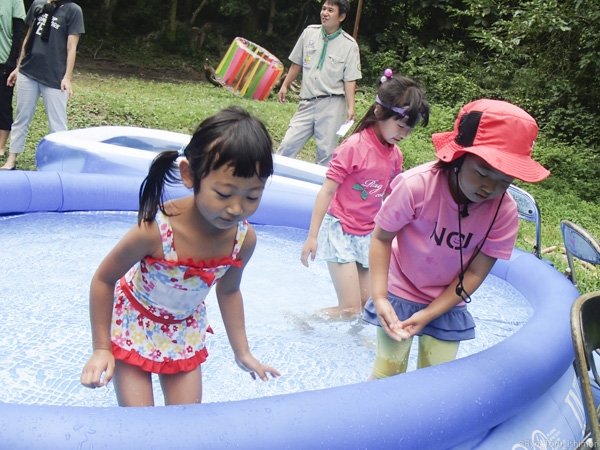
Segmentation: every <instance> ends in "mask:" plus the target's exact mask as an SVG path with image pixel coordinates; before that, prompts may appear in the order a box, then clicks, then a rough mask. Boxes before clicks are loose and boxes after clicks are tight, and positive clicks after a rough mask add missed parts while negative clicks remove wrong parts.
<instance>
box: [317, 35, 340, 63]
mask: <svg viewBox="0 0 600 450" xmlns="http://www.w3.org/2000/svg"><path fill="white" fill-rule="evenodd" d="M342 31H343V30H342V29H341V28H340V29H339V30H337V31H336V32H335V33H331V34H329V35H328V34H325V28H323V26H322V25H321V36H323V41H324V42H323V50H321V56H320V57H319V64H317V69H318V70H321V69H322V68H323V63H324V62H325V53H327V44H328V43H329V41H332V40H334V39H335V38H336V37H338V36H339V35H340V34H342Z"/></svg>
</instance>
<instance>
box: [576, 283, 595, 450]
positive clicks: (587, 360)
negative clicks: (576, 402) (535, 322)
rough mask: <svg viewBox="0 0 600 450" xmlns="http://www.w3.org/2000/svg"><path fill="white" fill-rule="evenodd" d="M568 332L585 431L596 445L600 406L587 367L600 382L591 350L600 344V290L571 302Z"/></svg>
mask: <svg viewBox="0 0 600 450" xmlns="http://www.w3.org/2000/svg"><path fill="white" fill-rule="evenodd" d="M571 336H572V338H573V348H574V349H575V372H576V373H577V378H578V379H579V385H580V387H581V394H582V396H583V402H584V408H585V412H586V415H587V433H589V435H590V436H591V438H592V440H593V442H594V443H595V444H596V446H595V447H593V448H598V447H599V446H600V426H599V425H598V414H599V413H600V408H596V405H595V404H594V396H593V393H592V386H591V381H590V372H589V370H590V367H591V371H592V374H593V376H594V378H595V379H596V383H598V384H600V376H598V369H597V368H596V363H595V362H594V355H593V354H592V352H594V351H597V349H598V348H600V291H596V292H591V293H588V294H584V295H581V296H580V297H578V298H577V300H575V302H574V303H573V306H572V307H571ZM586 438H587V436H586ZM584 448H585V447H584Z"/></svg>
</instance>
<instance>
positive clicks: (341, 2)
mask: <svg viewBox="0 0 600 450" xmlns="http://www.w3.org/2000/svg"><path fill="white" fill-rule="evenodd" d="M325 3H329V4H331V5H335V6H337V7H338V9H339V15H340V16H343V15H345V14H348V11H350V3H348V0H325V1H324V2H323V4H325Z"/></svg>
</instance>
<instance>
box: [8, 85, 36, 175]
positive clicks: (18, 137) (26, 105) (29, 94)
mask: <svg viewBox="0 0 600 450" xmlns="http://www.w3.org/2000/svg"><path fill="white" fill-rule="evenodd" d="M16 86H17V109H16V112H15V121H14V122H13V124H12V127H11V133H10V150H9V154H8V158H7V159H6V163H5V164H4V166H2V168H3V169H12V168H13V167H15V166H16V164H17V157H18V156H19V155H20V154H21V153H23V151H24V150H25V140H26V139H27V133H28V132H29V125H30V124H31V121H32V120H33V116H34V115H35V108H36V106H37V102H38V99H39V97H40V87H39V86H40V84H39V83H38V82H37V81H34V80H32V79H31V78H27V77H26V76H25V75H23V74H22V73H19V74H18V75H17V85H16Z"/></svg>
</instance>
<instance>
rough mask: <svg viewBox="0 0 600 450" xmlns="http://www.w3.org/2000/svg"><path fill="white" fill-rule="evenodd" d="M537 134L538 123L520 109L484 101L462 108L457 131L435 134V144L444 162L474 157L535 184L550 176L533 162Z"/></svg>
mask: <svg viewBox="0 0 600 450" xmlns="http://www.w3.org/2000/svg"><path fill="white" fill-rule="evenodd" d="M537 134H538V126H537V123H536V122H535V119H534V118H533V117H531V116H530V115H529V114H527V113H526V112H525V111H523V110H522V109H521V108H519V107H518V106H515V105H513V104H512V103H508V102H504V101H501V100H489V99H482V100H476V101H474V102H471V103H469V104H467V105H465V106H463V107H462V109H461V110H460V112H459V113H458V118H457V119H456V122H455V123H454V131H449V132H445V133H435V134H433V136H432V140H433V145H434V146H435V149H436V153H435V156H437V157H438V158H439V159H440V160H441V161H444V162H450V161H454V160H455V159H456V158H459V157H460V156H462V155H464V154H465V153H472V154H474V155H477V156H479V157H480V158H483V159H484V160H485V161H486V162H487V163H488V164H489V165H490V166H492V167H493V168H494V169H496V170H499V171H500V172H502V173H504V174H506V175H509V176H511V177H514V178H518V179H519V180H523V181H527V182H529V183H534V182H537V181H541V180H543V179H544V178H546V177H547V176H548V175H550V171H549V170H547V169H546V168H545V167H544V166H542V165H541V164H540V163H538V162H537V161H534V160H533V159H532V158H531V151H532V150H533V144H534V142H535V139H536V138H537Z"/></svg>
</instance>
